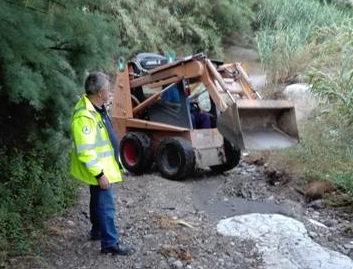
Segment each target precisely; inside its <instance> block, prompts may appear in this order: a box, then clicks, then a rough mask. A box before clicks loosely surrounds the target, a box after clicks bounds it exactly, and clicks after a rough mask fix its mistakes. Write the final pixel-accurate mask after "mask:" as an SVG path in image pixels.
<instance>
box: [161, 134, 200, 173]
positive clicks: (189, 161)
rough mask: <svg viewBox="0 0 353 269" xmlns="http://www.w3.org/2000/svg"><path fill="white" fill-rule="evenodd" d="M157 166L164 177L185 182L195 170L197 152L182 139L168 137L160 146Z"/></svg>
mask: <svg viewBox="0 0 353 269" xmlns="http://www.w3.org/2000/svg"><path fill="white" fill-rule="evenodd" d="M155 158H156V165H157V167H158V170H159V172H160V173H161V174H162V176H163V177H165V178H167V179H171V180H183V179H185V178H186V177H188V176H189V175H190V174H191V173H192V172H193V171H194V170H195V151H194V149H193V148H192V146H191V144H190V142H189V141H188V140H186V139H184V138H182V137H168V138H165V139H163V140H162V142H161V143H160V144H159V146H158V149H157V154H156V157H155Z"/></svg>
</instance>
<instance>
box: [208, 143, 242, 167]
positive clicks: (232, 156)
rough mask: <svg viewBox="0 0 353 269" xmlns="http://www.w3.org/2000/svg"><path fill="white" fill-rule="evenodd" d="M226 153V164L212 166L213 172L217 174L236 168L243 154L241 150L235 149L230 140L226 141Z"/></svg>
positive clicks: (224, 145)
mask: <svg viewBox="0 0 353 269" xmlns="http://www.w3.org/2000/svg"><path fill="white" fill-rule="evenodd" d="M223 147H224V153H225V157H226V162H225V163H223V164H218V165H212V166H210V168H211V170H212V171H214V172H216V173H222V172H226V171H228V170H231V169H233V168H234V167H236V166H237V165H238V163H239V161H240V157H241V152H240V149H239V148H237V147H235V146H234V145H233V144H232V143H230V142H229V141H228V140H226V139H224V144H223Z"/></svg>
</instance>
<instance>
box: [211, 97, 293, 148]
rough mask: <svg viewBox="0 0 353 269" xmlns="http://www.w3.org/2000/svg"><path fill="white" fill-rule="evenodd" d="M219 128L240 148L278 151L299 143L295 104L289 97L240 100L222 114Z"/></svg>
mask: <svg viewBox="0 0 353 269" xmlns="http://www.w3.org/2000/svg"><path fill="white" fill-rule="evenodd" d="M217 129H218V130H219V132H220V133H221V134H222V135H223V136H224V137H225V138H226V139H227V140H229V141H230V142H232V143H233V144H234V145H236V146H237V147H239V148H240V149H247V150H275V149H282V148H287V147H291V146H293V145H295V144H297V143H298V142H299V135H298V129H297V123H296V118H295V111H294V106H293V104H292V103H291V102H289V101H287V100H237V101H236V103H234V104H233V105H231V106H229V107H228V108H227V109H226V110H225V111H224V112H223V113H221V114H220V115H219V116H218V119H217Z"/></svg>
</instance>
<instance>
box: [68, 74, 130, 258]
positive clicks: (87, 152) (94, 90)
mask: <svg viewBox="0 0 353 269" xmlns="http://www.w3.org/2000/svg"><path fill="white" fill-rule="evenodd" d="M84 87H85V91H86V94H85V95H83V96H82V98H81V100H80V101H79V102H78V103H77V104H76V105H75V108H74V111H73V116H72V118H71V136H72V139H73V148H72V151H71V165H70V172H71V174H72V176H74V177H75V178H77V179H79V180H81V181H83V182H84V183H87V184H89V187H90V194H91V196H90V220H91V223H92V229H91V239H93V240H98V239H100V240H101V253H105V254H108V253H111V254H113V255H129V254H130V253H131V250H130V248H129V247H127V246H125V245H123V244H122V243H120V241H119V233H118V231H117V229H116V227H115V223H114V216H115V206H114V197H113V188H112V183H115V182H120V181H121V180H122V177H121V173H120V170H119V165H118V162H119V159H118V141H117V138H116V135H115V133H114V130H113V126H112V124H111V121H110V119H109V116H108V114H107V111H106V109H105V106H104V104H105V103H106V102H107V101H108V99H109V94H110V93H109V90H110V83H109V78H108V76H107V75H106V74H104V73H101V72H92V73H90V74H89V75H88V76H87V78H86V80H85V85H84Z"/></svg>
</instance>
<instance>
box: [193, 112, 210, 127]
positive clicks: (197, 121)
mask: <svg viewBox="0 0 353 269" xmlns="http://www.w3.org/2000/svg"><path fill="white" fill-rule="evenodd" d="M191 121H192V126H193V128H194V129H208V128H211V119H210V116H209V115H207V114H205V113H202V112H196V111H195V112H192V113H191Z"/></svg>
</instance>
